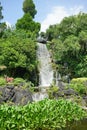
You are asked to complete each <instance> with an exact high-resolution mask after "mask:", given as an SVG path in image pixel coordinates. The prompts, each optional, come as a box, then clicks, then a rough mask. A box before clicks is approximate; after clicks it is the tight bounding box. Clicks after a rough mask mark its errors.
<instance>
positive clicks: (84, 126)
mask: <svg viewBox="0 0 87 130" xmlns="http://www.w3.org/2000/svg"><path fill="white" fill-rule="evenodd" d="M63 130H87V119H84V120H82V121H78V122H74V123H73V124H72V125H71V126H69V127H68V128H65V129H63Z"/></svg>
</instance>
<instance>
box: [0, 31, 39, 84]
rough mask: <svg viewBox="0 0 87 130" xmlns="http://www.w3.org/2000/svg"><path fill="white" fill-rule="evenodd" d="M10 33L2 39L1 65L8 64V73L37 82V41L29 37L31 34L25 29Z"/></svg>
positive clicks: (0, 47) (0, 50)
mask: <svg viewBox="0 0 87 130" xmlns="http://www.w3.org/2000/svg"><path fill="white" fill-rule="evenodd" d="M9 33H10V34H9V36H8V37H7V36H6V37H5V38H2V39H0V43H2V44H0V65H5V66H6V68H7V69H6V73H7V74H8V75H10V76H15V77H16V76H17V77H18V76H19V77H22V78H27V79H28V80H30V81H32V82H33V83H36V82H37V81H36V71H37V59H36V50H37V49H36V48H37V46H36V42H35V41H34V40H32V39H31V38H28V36H29V34H27V33H26V31H24V30H13V31H12V32H10V31H9ZM26 75H27V76H26ZM32 75H33V76H32Z"/></svg>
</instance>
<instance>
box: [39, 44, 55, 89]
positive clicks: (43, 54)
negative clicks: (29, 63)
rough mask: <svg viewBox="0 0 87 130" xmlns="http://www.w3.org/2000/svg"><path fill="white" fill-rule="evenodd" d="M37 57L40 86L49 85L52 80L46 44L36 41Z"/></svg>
mask: <svg viewBox="0 0 87 130" xmlns="http://www.w3.org/2000/svg"><path fill="white" fill-rule="evenodd" d="M37 57H38V60H39V62H40V63H39V64H40V65H39V71H40V83H39V85H40V86H42V87H45V86H46V87H47V86H50V85H51V83H52V80H53V70H52V66H51V58H50V54H49V51H48V49H47V47H46V44H41V43H38V51H37Z"/></svg>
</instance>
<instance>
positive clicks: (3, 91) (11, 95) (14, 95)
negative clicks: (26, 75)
mask: <svg viewBox="0 0 87 130" xmlns="http://www.w3.org/2000/svg"><path fill="white" fill-rule="evenodd" d="M32 101H33V99H32V94H31V92H30V91H29V89H27V88H26V89H23V88H22V87H17V86H16V87H15V86H10V85H9V86H5V87H0V104H2V103H11V104H15V105H26V104H27V103H28V102H32Z"/></svg>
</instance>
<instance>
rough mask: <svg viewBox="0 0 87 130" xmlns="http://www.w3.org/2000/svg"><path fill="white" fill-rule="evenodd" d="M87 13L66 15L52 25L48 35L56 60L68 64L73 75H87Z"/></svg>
mask: <svg viewBox="0 0 87 130" xmlns="http://www.w3.org/2000/svg"><path fill="white" fill-rule="evenodd" d="M86 21H87V14H86V13H81V12H80V13H79V14H78V15H73V16H69V17H65V18H64V19H63V20H62V21H61V23H60V24H56V25H51V26H50V27H49V28H48V29H47V31H46V35H47V37H48V40H49V41H51V42H49V44H48V45H49V47H50V49H52V54H53V58H54V61H55V62H56V63H58V64H57V65H58V67H57V68H59V66H61V68H62V69H61V73H62V72H64V70H63V69H64V64H65V63H67V65H68V73H69V72H70V73H71V75H72V77H80V76H87V69H86V68H87V66H86V65H87V62H86V60H87V22H86Z"/></svg>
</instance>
